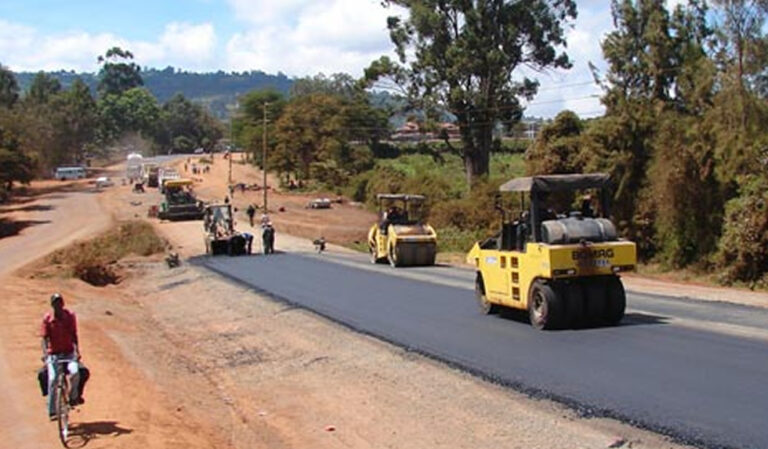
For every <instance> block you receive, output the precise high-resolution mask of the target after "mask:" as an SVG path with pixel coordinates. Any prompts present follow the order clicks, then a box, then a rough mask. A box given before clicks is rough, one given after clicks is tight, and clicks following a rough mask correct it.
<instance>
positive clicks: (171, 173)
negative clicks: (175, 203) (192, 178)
mask: <svg viewBox="0 0 768 449" xmlns="http://www.w3.org/2000/svg"><path fill="white" fill-rule="evenodd" d="M174 179H181V175H179V172H177V171H176V169H175V168H168V167H164V168H160V170H158V172H157V188H158V189H159V190H160V193H165V183H166V182H168V181H172V180H174Z"/></svg>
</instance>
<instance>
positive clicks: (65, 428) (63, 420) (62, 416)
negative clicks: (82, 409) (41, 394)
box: [56, 375, 69, 447]
mask: <svg viewBox="0 0 768 449" xmlns="http://www.w3.org/2000/svg"><path fill="white" fill-rule="evenodd" d="M65 377H66V376H64V375H60V376H59V380H58V381H57V382H56V414H57V421H58V423H59V439H60V440H61V444H62V445H64V447H68V446H67V442H68V440H69V388H68V385H67V380H66V378H65Z"/></svg>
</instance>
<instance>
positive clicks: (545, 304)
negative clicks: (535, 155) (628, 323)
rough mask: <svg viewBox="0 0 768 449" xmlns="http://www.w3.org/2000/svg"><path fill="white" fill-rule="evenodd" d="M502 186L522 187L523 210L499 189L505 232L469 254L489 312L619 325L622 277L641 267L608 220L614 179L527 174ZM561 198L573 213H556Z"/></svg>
mask: <svg viewBox="0 0 768 449" xmlns="http://www.w3.org/2000/svg"><path fill="white" fill-rule="evenodd" d="M499 190H500V191H501V192H518V193H519V194H520V201H519V204H520V211H518V213H517V214H512V213H509V212H508V211H507V210H505V209H504V208H503V207H502V206H501V199H502V198H501V194H498V196H497V201H496V209H497V210H499V211H500V212H501V213H502V228H501V231H500V232H499V233H498V234H497V235H495V236H494V237H491V238H489V239H486V240H484V241H482V242H478V243H475V245H474V246H473V247H472V249H471V250H470V251H469V253H468V254H467V262H468V263H469V264H471V265H473V266H474V267H475V269H476V277H475V296H476V299H477V301H478V303H479V305H480V309H481V310H482V312H483V313H486V314H492V313H496V312H498V311H499V310H500V309H501V308H502V307H509V308H513V309H520V310H527V311H528V315H529V317H530V321H531V324H532V325H533V326H534V327H535V328H537V329H563V328H581V327H588V326H602V325H616V324H618V323H619V322H620V321H621V320H622V318H623V317H624V310H625V307H626V295H625V293H624V286H623V285H622V282H621V279H620V277H619V276H620V274H621V273H624V272H627V271H633V270H634V269H635V266H636V263H637V255H636V248H635V244H634V243H633V242H630V241H627V240H624V239H621V238H619V237H618V236H617V233H616V227H615V226H614V224H613V223H612V222H611V220H610V219H609V218H608V217H609V206H610V197H611V182H610V178H609V176H608V175H607V174H604V173H592V174H569V175H546V176H533V177H523V178H516V179H513V180H511V181H508V182H507V183H505V184H503V185H502V186H501V187H500V188H499ZM527 198H529V199H530V201H529V202H528V206H526V199H527ZM555 203H557V204H559V205H561V207H563V208H564V209H565V211H564V212H562V213H558V212H557V211H556V210H553V207H555ZM562 205H565V206H562ZM513 215H514V219H513Z"/></svg>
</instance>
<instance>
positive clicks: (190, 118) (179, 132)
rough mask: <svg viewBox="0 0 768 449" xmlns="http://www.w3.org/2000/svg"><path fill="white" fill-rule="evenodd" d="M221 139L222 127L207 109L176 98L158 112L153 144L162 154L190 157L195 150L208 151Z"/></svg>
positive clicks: (178, 96)
mask: <svg viewBox="0 0 768 449" xmlns="http://www.w3.org/2000/svg"><path fill="white" fill-rule="evenodd" d="M223 135H224V131H223V129H222V126H221V124H220V123H219V122H218V120H216V119H214V118H213V117H211V115H210V114H209V113H208V111H207V110H206V109H204V108H203V107H202V106H200V105H198V104H195V103H192V102H191V101H189V100H187V99H186V98H184V96H183V95H181V94H178V95H176V96H174V97H173V98H171V99H170V100H168V102H166V103H165V104H164V105H163V106H162V108H161V110H160V122H159V125H158V126H157V129H156V131H155V143H156V144H157V146H159V147H160V149H161V150H162V152H163V153H164V152H165V151H166V150H171V151H172V152H174V153H190V152H192V151H194V150H195V149H196V148H203V149H205V150H206V151H210V150H212V149H213V147H214V145H215V144H216V142H218V141H219V139H221V137H222V136H223Z"/></svg>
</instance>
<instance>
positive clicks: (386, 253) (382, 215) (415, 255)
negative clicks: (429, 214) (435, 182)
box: [368, 193, 437, 267]
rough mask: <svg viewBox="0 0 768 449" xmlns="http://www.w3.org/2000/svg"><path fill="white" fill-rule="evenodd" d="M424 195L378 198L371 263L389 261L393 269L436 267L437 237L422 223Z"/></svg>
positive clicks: (371, 233)
mask: <svg viewBox="0 0 768 449" xmlns="http://www.w3.org/2000/svg"><path fill="white" fill-rule="evenodd" d="M425 200H426V199H425V198H424V196H422V195H405V194H382V193H380V194H378V195H376V201H377V202H378V205H379V222H377V223H375V224H374V225H373V226H371V230H370V231H368V248H369V251H370V254H371V262H372V263H380V262H385V261H389V263H390V265H392V266H393V267H401V266H408V265H434V264H435V255H436V254H437V234H436V233H435V230H434V229H433V228H432V226H430V225H428V224H426V223H423V222H422V220H423V219H424V202H425Z"/></svg>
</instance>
